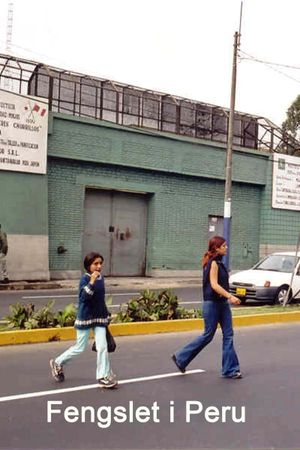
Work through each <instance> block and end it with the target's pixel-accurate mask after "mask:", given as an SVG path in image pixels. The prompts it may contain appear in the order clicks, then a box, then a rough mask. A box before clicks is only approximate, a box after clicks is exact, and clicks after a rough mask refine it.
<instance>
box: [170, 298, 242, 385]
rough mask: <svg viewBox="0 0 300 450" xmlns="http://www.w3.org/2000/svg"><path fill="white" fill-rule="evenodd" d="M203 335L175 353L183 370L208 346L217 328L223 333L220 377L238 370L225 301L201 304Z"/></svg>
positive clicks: (227, 375)
mask: <svg viewBox="0 0 300 450" xmlns="http://www.w3.org/2000/svg"><path fill="white" fill-rule="evenodd" d="M202 313H203V318H204V324H205V329H204V333H203V334H202V335H201V336H199V337H197V338H196V339H194V340H193V341H192V342H191V343H189V344H187V345H186V346H185V347H183V348H182V349H181V350H178V351H177V352H176V353H175V357H176V360H177V363H178V364H179V366H180V367H182V368H183V369H184V368H185V367H186V366H187V365H188V364H189V363H190V362H191V361H192V359H194V358H195V356H197V355H198V353H200V352H201V350H202V349H203V348H204V347H206V346H207V344H209V343H210V342H211V341H212V339H213V337H214V335H215V333H216V330H217V327H218V323H219V324H220V326H221V329H222V333H223V356H222V376H223V377H230V376H232V375H233V374H234V373H236V372H238V371H239V370H240V367H239V360H238V357H237V354H236V352H235V349H234V346H233V328H232V316H231V309H230V306H229V304H228V302H227V301H224V300H220V301H211V300H206V301H204V302H203V309H202Z"/></svg>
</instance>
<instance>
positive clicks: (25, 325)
mask: <svg viewBox="0 0 300 450" xmlns="http://www.w3.org/2000/svg"><path fill="white" fill-rule="evenodd" d="M54 303H55V301H54V300H52V301H50V302H48V303H47V304H46V305H44V306H42V307H41V308H40V309H38V310H37V311H35V306H34V305H33V304H31V303H30V304H28V305H22V304H20V303H17V304H16V305H11V306H10V307H9V309H10V311H11V315H9V316H6V317H4V319H5V320H6V321H7V322H8V324H7V328H9V329H19V330H24V329H26V330H33V329H36V328H52V327H68V326H73V325H74V322H75V319H76V306H75V305H74V304H73V303H71V304H69V305H67V306H66V307H65V308H64V309H63V310H62V311H58V312H57V313H55V312H53V310H52V308H53V305H54Z"/></svg>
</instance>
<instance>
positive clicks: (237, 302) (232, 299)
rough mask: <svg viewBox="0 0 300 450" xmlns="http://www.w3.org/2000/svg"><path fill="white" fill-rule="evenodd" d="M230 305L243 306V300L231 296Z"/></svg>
mask: <svg viewBox="0 0 300 450" xmlns="http://www.w3.org/2000/svg"><path fill="white" fill-rule="evenodd" d="M228 301H229V303H231V304H232V305H240V304H241V300H240V299H239V298H238V297H235V296H234V295H231V296H230V297H229V299H228Z"/></svg>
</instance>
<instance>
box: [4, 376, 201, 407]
mask: <svg viewBox="0 0 300 450" xmlns="http://www.w3.org/2000/svg"><path fill="white" fill-rule="evenodd" d="M203 372H205V370H203V369H195V370H187V371H186V372H185V374H183V373H180V372H171V373H164V374H162V375H151V376H148V377H139V378H129V379H128V380H120V381H119V385H120V384H130V383H139V382H141V381H152V380H161V379H163V378H170V377H178V376H186V375H192V374H194V373H203ZM88 389H101V388H100V387H99V384H98V383H96V384H87V385H85V386H76V387H72V388H65V389H52V390H50V391H39V392H30V393H28V394H18V395H8V396H6V397H0V402H10V401H13V400H21V399H24V398H35V397H46V396H48V395H57V394H65V393H67V392H76V391H86V390H88Z"/></svg>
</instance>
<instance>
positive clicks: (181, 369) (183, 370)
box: [172, 355, 185, 373]
mask: <svg viewBox="0 0 300 450" xmlns="http://www.w3.org/2000/svg"><path fill="white" fill-rule="evenodd" d="M172 359H173V361H174V363H175V364H176V366H177V368H178V369H179V370H180V372H181V373H185V369H184V368H183V367H180V365H179V364H178V362H177V359H176V356H175V355H172Z"/></svg>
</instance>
